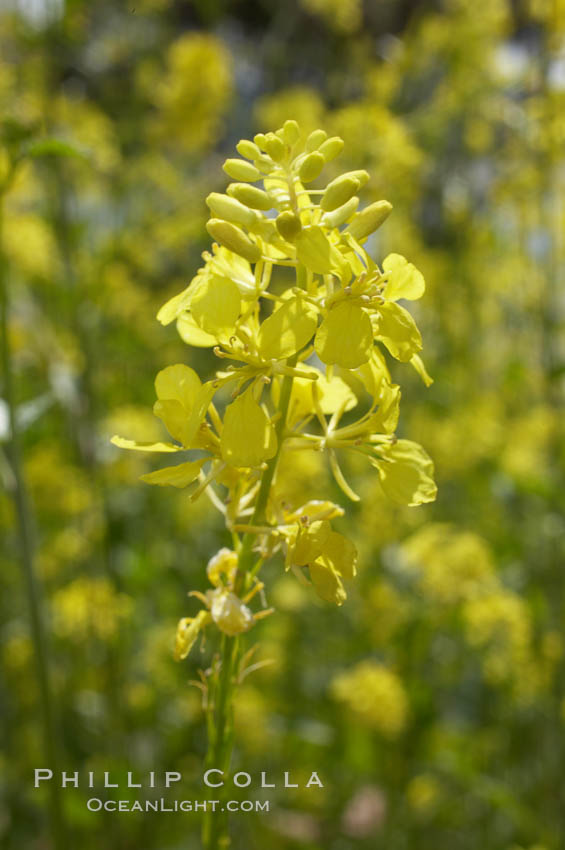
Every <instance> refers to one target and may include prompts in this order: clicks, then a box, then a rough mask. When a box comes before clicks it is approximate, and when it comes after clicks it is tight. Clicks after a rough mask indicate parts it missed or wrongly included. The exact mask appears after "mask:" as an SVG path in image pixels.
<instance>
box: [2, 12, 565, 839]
mask: <svg viewBox="0 0 565 850" xmlns="http://www.w3.org/2000/svg"><path fill="white" fill-rule="evenodd" d="M564 105H565V6H564V4H563V2H561V0H435V2H433V0H365V2H362V0H284V2H272V0H247V2H243V1H242V0H239V2H238V0H193V2H189V1H188V0H185V2H183V0H129V2H127V3H115V2H109V0H98V2H96V3H89V2H86V0H11V2H10V1H9V0H3V2H1V3H0V124H1V128H2V129H1V133H2V149H1V150H0V182H1V184H2V187H3V188H2V207H3V215H2V219H3V224H2V235H1V251H0V256H1V258H2V262H1V264H0V266H1V270H2V271H1V274H2V282H3V290H4V296H5V297H4V306H5V310H4V313H5V318H6V327H5V328H4V352H5V356H4V368H3V371H4V374H3V383H2V390H1V393H0V394H1V395H2V396H3V401H2V402H1V403H0V438H1V439H2V441H3V448H5V449H6V452H4V453H2V454H0V477H1V479H2V485H3V486H2V493H1V495H0V529H1V538H2V554H1V556H0V557H1V570H0V582H1V591H2V592H1V596H0V611H1V631H0V651H1V658H2V682H1V696H0V713H1V718H2V730H3V731H2V737H3V744H4V748H3V755H2V756H1V765H0V766H1V780H0V782H1V786H2V787H1V791H2V803H1V808H0V835H1V838H0V843H1V844H2V846H3V847H6V848H7V850H21V848H25V850H28V848H29V850H51V848H53V847H55V846H56V845H55V844H53V840H52V837H51V836H52V830H51V828H50V825H49V808H50V806H53V805H54V801H53V799H51V800H50V798H49V794H48V792H47V791H43V790H39V791H36V790H34V789H33V787H32V771H33V768H35V767H45V766H46V764H47V763H48V762H49V760H50V758H53V759H55V760H56V761H58V763H59V766H60V767H61V768H62V769H65V770H67V771H74V770H79V771H81V772H82V775H85V774H86V772H87V771H88V770H94V771H97V772H98V773H100V772H101V771H103V770H109V771H110V772H111V773H112V775H113V776H118V777H120V778H125V776H126V773H127V771H128V770H132V771H134V772H136V773H137V774H139V775H147V773H148V772H149V771H150V770H155V771H163V770H165V769H168V770H180V771H182V772H183V773H184V775H185V778H186V782H185V784H184V785H183V789H182V790H183V796H185V797H186V798H188V799H190V798H191V797H193V798H195V799H196V798H198V797H199V796H201V784H200V776H201V766H202V759H203V755H204V753H205V747H206V739H205V730H204V724H203V714H202V707H201V697H200V693H199V691H198V690H197V689H196V688H195V687H192V686H191V685H190V684H189V680H190V679H192V678H195V677H196V670H197V667H198V666H204V665H205V664H206V663H207V659H209V655H210V649H211V647H209V646H206V647H205V649H204V651H203V653H202V655H200V656H199V654H198V652H194V653H193V655H191V657H190V658H189V660H188V661H186V662H184V663H183V664H176V663H175V662H174V661H173V659H172V653H171V646H172V642H173V639H174V631H175V626H176V622H177V620H178V618H179V617H181V616H185V615H187V614H191V613H194V611H195V610H196V607H198V606H197V605H196V603H194V602H192V603H191V602H188V601H187V599H186V592H187V591H188V590H190V589H194V588H201V589H202V588H204V587H205V586H206V582H205V579H204V566H205V564H206V562H207V560H208V558H209V557H210V556H211V555H212V554H213V553H214V552H215V551H216V550H217V549H218V548H219V547H220V546H222V545H229V538H228V537H227V536H226V534H225V532H224V531H223V528H222V524H221V521H220V518H219V515H218V514H216V513H215V512H214V511H213V509H212V508H211V506H210V505H209V504H208V503H207V502H206V501H204V500H200V501H198V502H197V503H196V504H194V505H191V504H190V503H189V501H188V498H187V497H186V495H184V494H183V493H182V492H177V491H174V492H169V490H168V489H167V488H165V489H160V488H150V487H146V486H145V485H143V484H141V483H139V482H138V480H137V479H138V476H139V475H140V474H141V473H142V472H144V471H147V469H149V468H153V466H152V465H151V459H149V460H148V459H147V458H145V457H143V456H137V455H135V456H133V454H132V453H125V452H121V451H119V450H118V449H116V448H114V447H113V446H111V445H110V444H109V438H110V436H111V435H112V434H114V433H120V434H124V435H127V436H129V437H133V438H137V439H146V440H151V439H155V438H159V437H161V436H162V431H161V429H160V425H159V423H158V422H157V420H156V419H154V417H153V415H152V413H151V405H152V403H153V399H154V392H153V386H152V384H153V379H154V376H155V374H156V372H157V371H158V370H159V369H162V368H163V367H164V366H166V365H168V364H171V363H176V362H186V363H188V364H190V365H192V366H193V367H194V368H197V369H198V370H199V371H200V372H201V373H203V374H209V373H210V372H211V371H212V370H213V369H214V368H215V363H214V358H213V357H212V356H211V355H210V353H209V352H208V351H203V350H196V349H189V348H187V347H186V346H185V345H184V344H183V342H182V341H181V340H180V338H179V337H178V336H177V335H176V333H175V331H174V329H172V327H168V328H163V327H162V326H160V325H159V324H158V323H157V321H156V320H155V314H156V312H157V309H158V308H159V306H160V305H161V304H162V303H163V302H164V301H165V300H166V299H167V298H169V297H170V296H172V295H173V294H175V293H176V292H178V291H180V290H181V289H182V288H184V286H186V284H187V282H188V281H189V280H190V278H191V277H192V276H193V274H194V272H195V270H196V269H197V268H198V266H199V261H200V253H201V252H202V250H204V249H205V248H206V247H207V246H208V244H209V240H208V237H207V234H206V232H205V229H204V224H205V221H206V218H207V208H206V206H205V203H204V198H205V196H206V195H207V194H208V192H210V191H212V190H215V191H223V189H224V187H225V184H226V180H225V177H224V176H223V174H222V172H221V163H222V161H223V159H224V158H225V156H229V155H232V153H231V152H232V150H233V147H234V145H235V144H236V143H237V141H238V140H239V139H240V138H242V137H251V136H252V135H253V133H255V132H258V131H262V130H271V129H276V128H277V127H279V126H280V125H281V124H282V122H283V121H284V120H285V119H287V118H296V119H297V120H298V121H299V122H300V123H301V125H302V127H303V128H304V130H306V131H310V130H312V129H314V128H316V127H323V128H324V129H326V130H327V131H328V132H329V133H330V134H334V133H337V134H339V135H341V136H342V137H343V138H344V139H345V141H346V148H345V151H344V154H343V155H342V157H341V158H340V160H339V167H340V169H341V170H346V169H348V168H366V169H367V170H369V171H370V172H371V175H372V179H371V182H370V183H369V185H368V187H367V188H366V190H365V195H364V200H365V201H366V202H370V201H372V200H377V199H380V198H386V199H388V200H389V201H391V202H392V204H393V205H394V213H393V215H392V216H391V218H390V219H389V220H388V222H387V223H386V225H385V226H384V227H383V228H382V230H381V231H379V233H378V238H377V239H375V240H374V242H373V243H372V244H371V251H372V253H373V255H374V256H375V257H376V258H377V259H382V258H383V257H384V256H385V255H386V254H387V253H388V252H390V251H396V252H399V253H401V254H404V255H405V256H406V257H407V258H408V259H409V260H411V261H412V262H414V263H415V264H416V265H417V266H418V267H419V268H420V269H421V270H422V272H423V273H424V275H425V277H426V281H427V285H428V290H427V294H426V296H425V298H424V299H422V301H421V302H419V303H418V305H417V319H418V323H419V325H420V327H421V328H422V330H423V334H424V357H425V360H426V365H427V366H428V369H429V371H430V372H431V374H432V376H433V377H434V379H435V383H434V384H433V385H432V386H431V387H430V388H429V389H426V388H424V387H423V385H422V384H421V382H420V381H419V379H418V378H417V376H415V374H413V373H412V370H411V369H409V368H407V367H403V366H402V364H400V365H399V368H398V370H397V371H396V373H395V376H396V377H397V379H398V380H399V381H400V382H401V384H402V386H403V391H404V400H403V408H402V416H401V425H400V433H401V434H403V435H406V436H409V437H411V438H412V439H415V440H418V441H420V442H422V444H423V445H424V446H425V447H426V449H427V450H428V451H429V453H430V454H431V455H432V457H433V458H434V460H435V462H436V471H437V479H438V484H439V488H440V491H439V496H438V500H437V502H436V503H435V504H434V505H431V506H426V507H422V508H416V509H414V508H412V509H411V508H406V509H398V508H395V507H392V506H391V505H390V504H389V503H388V502H387V501H386V500H385V499H384V498H382V497H381V495H380V492H379V487H378V484H377V481H376V476H375V474H368V473H367V472H366V470H365V469H364V468H363V469H359V471H357V470H356V469H355V468H350V469H349V475H350V478H351V480H352V481H353V482H354V485H355V487H356V489H358V491H359V492H360V493H361V494H362V496H363V500H362V502H361V503H360V505H359V506H347V508H348V519H347V520H345V519H344V520H342V521H341V524H342V525H341V528H342V530H345V531H347V532H348V533H349V534H350V535H351V536H352V537H353V538H354V539H355V540H356V541H357V543H358V545H359V549H360V555H361V558H360V561H361V565H360V575H359V577H358V579H357V580H356V582H355V583H354V585H353V586H352V587H351V592H350V597H349V599H348V601H347V603H346V605H345V606H344V607H343V608H341V609H339V610H336V609H335V608H333V607H330V606H329V605H326V604H324V603H322V602H320V601H319V600H318V599H317V598H316V597H315V596H314V595H313V594H310V593H309V592H308V590H307V589H306V590H305V589H304V588H302V587H301V586H299V585H298V583H297V582H296V581H295V579H294V578H293V577H291V576H290V577H289V576H285V575H284V574H283V571H282V565H281V562H280V560H276V559H275V560H274V561H273V563H272V565H271V566H270V567H269V568H268V569H267V581H268V585H269V587H270V591H269V597H268V598H269V602H270V603H271V604H273V605H274V606H275V607H276V609H277V613H276V615H275V616H273V617H271V618H269V619H268V620H266V621H264V622H263V623H262V624H260V625H259V626H257V627H256V628H255V629H254V630H253V632H252V634H251V635H250V637H249V642H250V643H252V641H253V640H258V641H259V642H260V649H259V653H258V657H259V658H261V659H272V661H273V663H272V664H271V665H270V666H269V667H266V668H264V669H263V670H261V671H259V672H257V673H255V674H254V675H252V676H250V677H249V678H248V679H247V680H246V681H245V683H244V685H243V687H242V688H241V690H240V692H239V695H238V698H237V712H236V725H237V737H238V745H237V749H236V752H235V755H234V765H235V767H236V768H237V769H241V770H247V771H248V772H250V773H253V774H254V775H256V776H258V775H259V772H260V771H261V770H267V771H268V772H269V775H273V776H277V777H278V776H282V772H283V771H284V770H292V773H293V775H294V776H296V777H298V779H294V780H293V781H302V780H304V779H305V778H308V777H309V775H310V772H311V771H312V770H317V771H318V772H319V774H320V776H321V778H322V780H323V782H324V785H325V788H324V790H323V791H318V790H317V789H309V790H308V791H305V790H302V789H298V790H294V791H286V792H285V791H284V790H282V791H281V790H280V789H278V790H275V791H269V792H266V793H267V794H268V797H269V799H270V800H271V801H272V805H271V812H270V814H269V815H266V814H261V815H253V814H245V815H234V816H233V831H234V845H233V846H234V850H244V848H245V850H249V848H264V847H268V848H272V850H279V848H280V850H282V848H284V850H294V848H305V850H314V848H322V847H323V848H330V850H348V848H357V847H358V848H360V850H363V848H382V850H385V848H386V850H476V848H477V847H481V848H483V850H561V848H563V847H564V846H565V814H564V813H565V799H564V798H565V793H564V788H563V778H564V777H563V764H564V757H565V746H564V731H565V730H564V725H565V680H564V677H563V670H564V649H565V646H564V641H563V632H562V624H563V613H564V612H563V609H564V604H565V598H564V590H565V577H564V567H565V563H564V554H565V519H564V510H563V509H564V507H565V481H564V475H563V470H564V467H565V434H564V417H563V403H564V380H565V324H564V322H565V286H564V283H565V271H564V269H565V252H564V246H563V240H564V235H565V210H564V197H565V196H564V192H563V190H564V188H565V147H564V144H565V108H564ZM45 138H50V139H51V140H53V139H55V140H56V142H53V141H51V142H44V141H43V142H42V141H41V140H42V139H45ZM22 150H27V151H28V152H29V156H28V157H27V159H26V161H25V162H24V163H23V164H22V165H21V167H20V168H19V170H18V172H17V175H16V177H15V179H14V180H13V181H12V182H11V183H10V184H9V185H7V184H6V181H5V177H6V175H7V174H8V169H9V162H10V157H13V156H14V155H18V152H21V151H22ZM6 343H9V346H8V345H6ZM10 408H11V410H12V414H13V416H12V420H13V422H12V424H14V422H15V424H16V426H17V430H18V432H19V455H20V462H19V463H18V462H17V457H16V462H14V446H13V445H12V444H11V442H10V433H11V426H10ZM286 486H287V487H288V489H289V491H292V492H294V493H295V494H296V501H297V504H299V503H301V502H302V501H306V499H307V498H312V497H314V498H316V497H318V498H320V497H322V496H325V497H327V498H333V499H335V500H336V501H337V502H338V503H342V504H343V499H344V497H343V496H342V494H341V493H339V492H336V490H335V485H334V484H332V481H331V479H330V477H329V476H328V475H327V473H326V471H325V469H324V467H323V465H322V464H321V463H320V459H319V458H318V457H317V456H314V455H313V456H312V457H311V458H310V459H307V460H304V459H302V460H301V462H300V465H299V466H297V467H296V468H295V470H294V471H293V475H292V478H289V480H288V482H286ZM22 552H23V558H22ZM30 593H31V594H32V595H33V594H34V593H35V595H36V597H38V598H39V600H40V601H39V608H40V609H41V611H42V612H43V617H44V620H45V623H46V631H47V632H48V635H41V632H38V631H37V623H35V626H34V622H33V620H30V613H29V611H30V608H29V596H30ZM195 606H196V607H195ZM193 609H194V610H193ZM38 635H39V644H40V646H41V647H43V650H44V651H43V655H44V656H45V657H44V658H43V657H41V652H40V656H39V657H38V652H37V648H38ZM48 645H49V650H48V652H47V649H46V648H47V646H48ZM38 662H39V663H38ZM46 669H48V676H49V677H50V687H51V690H52V692H53V703H54V706H53V718H52V720H51V721H49V718H47V724H45V722H44V721H45V708H46V704H45V703H46V678H47V677H46V676H45V670H46ZM42 671H43V672H42ZM47 708H48V706H47ZM45 729H47V737H48V740H49V742H50V743H49V747H50V749H51V751H52V752H51V753H50V752H49V747H48V749H47V751H46V749H45V743H44V738H45ZM54 729H56V730H57V732H56V734H54V733H53V730H54ZM114 781H115V780H114ZM271 781H273V780H271ZM131 793H132V794H133V793H135V792H131ZM139 793H140V794H141V795H142V796H146V795H145V794H144V793H143V792H139ZM242 793H243V794H244V796H245V797H247V798H249V797H251V798H252V799H254V798H255V797H256V796H261V795H260V794H259V793H255V792H253V793H251V794H250V793H246V792H242ZM89 796H92V792H89V790H88V789H87V788H79V789H77V790H74V789H67V790H66V792H65V794H64V795H63V799H62V803H63V807H64V820H65V824H66V829H67V831H68V833H69V835H70V837H69V838H68V839H67V843H66V844H65V843H61V840H60V841H59V844H58V845H57V848H58V850H61V847H68V848H76V847H81V848H84V850H91V848H92V850H94V848H99V847H101V846H104V847H107V848H111V850H122V849H123V850H130V848H131V850H133V848H142V850H180V849H181V848H183V850H184V848H197V847H198V846H199V839H198V829H199V823H198V821H199V818H198V816H195V815H187V814H179V815H173V814H161V815H156V814H147V815H140V814H131V815H125V814H123V815H120V816H115V815H114V816H112V815H103V814H91V813H89V812H88V811H87V810H86V807H85V802H86V800H87V799H88V797H89ZM98 796H100V795H98ZM119 796H120V797H123V796H124V794H123V793H121V794H119ZM125 796H128V797H130V798H132V797H131V794H126V795H125ZM148 796H150V795H148ZM177 796H178V795H177ZM132 799H133V798H132Z"/></svg>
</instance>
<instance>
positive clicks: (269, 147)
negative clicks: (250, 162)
mask: <svg viewBox="0 0 565 850" xmlns="http://www.w3.org/2000/svg"><path fill="white" fill-rule="evenodd" d="M265 150H266V152H267V153H268V154H269V156H270V157H271V159H274V161H275V162H281V160H282V159H284V155H285V153H286V148H285V145H284V142H283V141H281V139H279V137H278V136H275V134H274V133H268V134H267V137H266V140H265Z"/></svg>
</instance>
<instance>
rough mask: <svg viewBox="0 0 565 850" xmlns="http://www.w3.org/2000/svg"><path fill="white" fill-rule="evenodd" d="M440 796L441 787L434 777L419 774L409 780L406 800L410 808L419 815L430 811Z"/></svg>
mask: <svg viewBox="0 0 565 850" xmlns="http://www.w3.org/2000/svg"><path fill="white" fill-rule="evenodd" d="M440 796H441V785H440V783H439V782H438V780H437V779H436V777H435V776H432V775H431V774H429V773H421V774H419V775H418V776H415V777H414V778H413V779H411V780H410V782H409V784H408V787H407V788H406V799H407V801H408V805H409V806H410V808H412V809H414V811H415V812H417V814H419V815H427V814H428V813H429V812H430V811H432V810H433V809H434V808H435V806H436V804H437V802H438V800H439V798H440Z"/></svg>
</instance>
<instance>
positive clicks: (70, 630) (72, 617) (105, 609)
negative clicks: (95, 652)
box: [53, 577, 133, 641]
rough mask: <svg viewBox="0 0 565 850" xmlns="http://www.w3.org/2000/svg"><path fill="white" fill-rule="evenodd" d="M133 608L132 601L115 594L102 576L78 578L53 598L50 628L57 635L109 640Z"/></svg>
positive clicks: (115, 634)
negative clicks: (51, 627)
mask: <svg viewBox="0 0 565 850" xmlns="http://www.w3.org/2000/svg"><path fill="white" fill-rule="evenodd" d="M132 609H133V600H132V599H130V597H129V596H126V594H124V593H116V591H115V590H114V589H113V587H112V585H111V583H110V582H109V581H108V580H107V579H105V578H87V577H82V578H77V579H75V580H74V581H72V582H71V583H70V584H68V585H66V586H65V587H62V588H61V589H60V590H58V591H57V592H56V593H55V595H54V597H53V628H54V631H55V633H56V634H57V635H59V636H60V637H66V638H71V639H72V640H78V641H86V640H88V639H89V638H90V637H92V636H94V637H96V638H98V639H99V640H104V641H109V640H112V639H113V638H115V637H116V636H117V634H118V630H119V628H120V624H121V623H122V622H123V621H124V620H126V619H127V618H128V617H129V616H130V614H131V611H132Z"/></svg>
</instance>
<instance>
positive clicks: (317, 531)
mask: <svg viewBox="0 0 565 850" xmlns="http://www.w3.org/2000/svg"><path fill="white" fill-rule="evenodd" d="M330 534H331V526H330V524H329V522H328V521H327V520H323V521H320V522H313V523H311V525H309V526H307V527H306V528H301V529H300V531H299V532H298V536H297V538H296V542H295V544H294V548H293V551H292V554H291V561H292V563H293V564H296V566H298V567H302V566H305V565H306V564H310V563H311V562H312V561H315V560H316V558H318V557H319V556H320V555H321V554H322V552H323V551H324V544H325V543H326V541H327V539H328V537H329V535H330Z"/></svg>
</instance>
